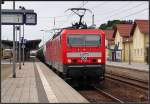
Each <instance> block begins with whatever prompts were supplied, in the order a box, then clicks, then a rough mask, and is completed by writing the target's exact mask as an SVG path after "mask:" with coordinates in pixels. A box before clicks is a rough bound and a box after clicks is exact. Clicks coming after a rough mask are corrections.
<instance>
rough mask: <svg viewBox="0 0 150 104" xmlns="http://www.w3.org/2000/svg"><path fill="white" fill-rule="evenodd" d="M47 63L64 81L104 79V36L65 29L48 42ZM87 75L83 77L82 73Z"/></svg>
mask: <svg viewBox="0 0 150 104" xmlns="http://www.w3.org/2000/svg"><path fill="white" fill-rule="evenodd" d="M45 48H46V53H45V57H46V63H47V64H49V65H50V66H52V67H53V68H55V69H57V70H58V71H59V72H61V73H62V74H63V76H64V77H65V78H68V77H69V78H70V77H71V78H79V77H82V76H83V75H84V76H86V77H88V78H90V79H91V78H94V79H95V78H96V79H99V78H101V79H103V78H104V73H105V35H104V32H103V31H101V30H98V29H64V30H62V31H61V32H59V33H58V34H57V35H55V37H54V38H53V39H51V40H49V41H48V42H47V43H46V47H45ZM83 73H84V74H83Z"/></svg>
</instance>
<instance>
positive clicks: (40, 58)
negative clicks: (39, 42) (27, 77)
mask: <svg viewBox="0 0 150 104" xmlns="http://www.w3.org/2000/svg"><path fill="white" fill-rule="evenodd" d="M36 57H37V58H38V59H39V60H40V61H42V62H45V58H44V54H43V48H41V49H40V50H39V51H38V52H37V54H36Z"/></svg>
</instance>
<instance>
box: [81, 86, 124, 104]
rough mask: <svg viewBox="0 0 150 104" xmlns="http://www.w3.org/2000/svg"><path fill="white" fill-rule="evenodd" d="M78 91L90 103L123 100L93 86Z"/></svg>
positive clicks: (118, 101) (119, 101) (120, 101)
mask: <svg viewBox="0 0 150 104" xmlns="http://www.w3.org/2000/svg"><path fill="white" fill-rule="evenodd" d="M79 93H80V94H81V95H82V96H84V97H85V98H86V99H87V100H88V101H89V102H90V103H105V102H106V103H108V102H114V103H124V101H122V100H120V99H119V98H116V97H115V96H113V95H111V94H109V93H107V92H106V91H103V90H101V89H99V88H97V87H95V86H92V88H90V89H88V90H82V91H79Z"/></svg>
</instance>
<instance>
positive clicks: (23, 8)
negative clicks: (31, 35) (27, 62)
mask: <svg viewBox="0 0 150 104" xmlns="http://www.w3.org/2000/svg"><path fill="white" fill-rule="evenodd" d="M19 8H20V9H21V10H25V7H24V6H19ZM22 32H23V33H22V34H23V40H24V24H23V31H22ZM22 56H23V65H24V56H25V54H24V47H23V55H22Z"/></svg>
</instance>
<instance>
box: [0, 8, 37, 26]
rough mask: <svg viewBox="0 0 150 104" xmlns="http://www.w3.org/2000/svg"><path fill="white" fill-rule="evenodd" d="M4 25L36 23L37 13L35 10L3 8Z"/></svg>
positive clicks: (2, 18) (2, 20) (2, 19)
mask: <svg viewBox="0 0 150 104" xmlns="http://www.w3.org/2000/svg"><path fill="white" fill-rule="evenodd" d="M1 22H2V25H24V24H25V25H36V24H37V14H36V13H34V10H12V9H2V13H1Z"/></svg>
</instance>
